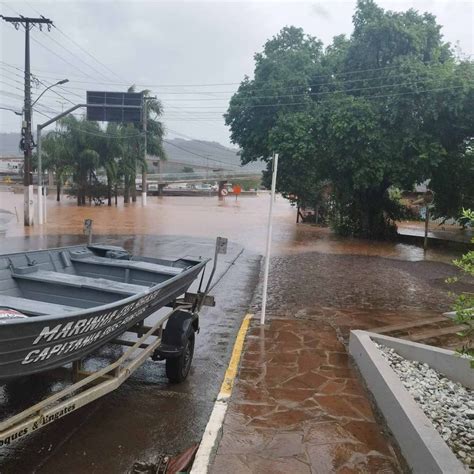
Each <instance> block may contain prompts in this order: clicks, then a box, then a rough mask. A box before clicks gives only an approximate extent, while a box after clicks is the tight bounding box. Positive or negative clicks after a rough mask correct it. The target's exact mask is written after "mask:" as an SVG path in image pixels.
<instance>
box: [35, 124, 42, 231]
mask: <svg viewBox="0 0 474 474" xmlns="http://www.w3.org/2000/svg"><path fill="white" fill-rule="evenodd" d="M36 154H37V156H38V224H40V225H41V224H43V166H42V156H41V127H40V126H39V125H38V126H37V127H36Z"/></svg>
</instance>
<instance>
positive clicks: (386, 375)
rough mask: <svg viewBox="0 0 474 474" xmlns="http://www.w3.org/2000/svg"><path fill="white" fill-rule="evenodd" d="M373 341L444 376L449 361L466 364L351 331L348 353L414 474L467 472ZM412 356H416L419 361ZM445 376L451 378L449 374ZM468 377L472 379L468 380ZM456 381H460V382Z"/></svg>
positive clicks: (445, 353)
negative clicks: (427, 365) (424, 363)
mask: <svg viewBox="0 0 474 474" xmlns="http://www.w3.org/2000/svg"><path fill="white" fill-rule="evenodd" d="M373 340H376V341H377V342H379V343H381V344H383V345H386V346H388V347H393V348H394V349H395V350H396V351H397V352H399V353H400V354H401V355H403V356H404V357H406V358H407V359H411V360H420V361H423V362H425V361H426V363H429V364H430V365H431V366H432V367H433V368H435V369H437V370H439V371H440V372H443V370H441V369H440V368H438V367H439V366H441V367H444V372H446V370H447V362H446V361H447V360H448V359H449V360H450V363H454V362H455V360H456V361H465V359H461V358H459V357H457V356H456V355H453V354H454V353H453V352H450V351H444V350H443V349H439V350H438V349H437V348H432V347H431V346H424V345H423V344H417V343H413V342H409V341H403V340H401V339H395V338H391V337H388V336H381V335H378V334H375V333H369V332H366V331H351V336H350V342H349V352H350V354H351V355H352V357H353V358H354V360H355V362H356V363H357V365H358V367H359V370H360V372H361V373H362V376H363V377H364V379H365V381H366V384H367V386H368V388H369V390H370V391H371V392H372V394H373V395H374V397H375V400H376V402H377V405H378V407H379V408H380V411H381V412H382V414H383V415H384V417H385V419H386V421H387V424H388V426H389V428H390V429H391V431H392V433H393V435H394V436H395V438H396V440H397V442H398V444H399V446H400V449H401V450H402V453H403V455H404V457H405V459H406V461H407V463H408V464H409V466H410V467H411V468H412V469H413V472H415V473H423V474H425V473H426V474H428V473H430V474H431V473H433V474H434V473H450V474H457V473H465V472H467V469H465V468H464V466H463V464H462V463H461V462H460V461H459V460H458V459H457V458H456V456H455V455H454V453H453V452H452V451H451V449H450V448H449V447H448V446H447V444H446V443H445V442H444V441H443V439H442V438H441V436H440V435H439V433H438V432H437V431H436V429H435V427H434V426H433V424H432V423H431V421H430V420H429V419H428V418H427V417H426V415H425V414H424V413H423V411H422V410H421V408H420V407H419V406H418V404H417V403H416V401H415V400H414V399H413V397H412V396H411V395H410V394H409V393H408V391H407V390H406V389H405V388H404V387H403V385H402V383H401V381H400V379H399V377H398V375H397V374H396V373H395V372H394V371H393V370H392V368H391V367H390V365H389V364H388V362H387V361H386V359H385V358H384V356H383V355H382V354H381V352H380V350H379V349H378V348H377V347H376V345H375V343H374V341H373ZM432 349H435V351H434V352H433V354H431V355H428V351H430V350H432ZM438 351H440V352H438ZM413 354H416V355H417V356H418V358H417V357H414V356H413ZM421 357H424V359H422V358H421ZM466 362H467V361H466ZM456 364H457V363H455V365H456ZM461 364H462V362H461ZM461 364H457V366H458V369H456V370H453V371H452V372H455V374H457V375H456V376H460V374H459V372H462V370H461V369H462V368H459V367H461ZM467 367H469V364H467ZM471 370H472V369H470V368H469V371H471ZM450 373H451V372H450ZM471 373H472V372H471ZM446 375H447V376H448V374H447V373H446ZM449 376H450V375H449ZM450 377H451V376H450ZM463 377H464V376H463ZM465 377H467V378H468V379H469V376H465ZM465 377H464V378H465ZM454 380H459V378H458V379H454ZM459 381H460V380H459ZM462 383H464V382H462Z"/></svg>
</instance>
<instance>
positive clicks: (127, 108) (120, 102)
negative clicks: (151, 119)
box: [87, 91, 143, 122]
mask: <svg viewBox="0 0 474 474" xmlns="http://www.w3.org/2000/svg"><path fill="white" fill-rule="evenodd" d="M142 104H143V93H141V92H106V91H87V105H95V106H94V107H87V120H95V121H97V122H140V121H141V119H142ZM99 105H103V107H99ZM108 106H112V107H108Z"/></svg>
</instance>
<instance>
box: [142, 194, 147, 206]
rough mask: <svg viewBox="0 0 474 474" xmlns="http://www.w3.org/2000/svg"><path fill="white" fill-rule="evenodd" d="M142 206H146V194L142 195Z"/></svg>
mask: <svg viewBox="0 0 474 474" xmlns="http://www.w3.org/2000/svg"><path fill="white" fill-rule="evenodd" d="M142 206H146V193H145V192H143V193H142Z"/></svg>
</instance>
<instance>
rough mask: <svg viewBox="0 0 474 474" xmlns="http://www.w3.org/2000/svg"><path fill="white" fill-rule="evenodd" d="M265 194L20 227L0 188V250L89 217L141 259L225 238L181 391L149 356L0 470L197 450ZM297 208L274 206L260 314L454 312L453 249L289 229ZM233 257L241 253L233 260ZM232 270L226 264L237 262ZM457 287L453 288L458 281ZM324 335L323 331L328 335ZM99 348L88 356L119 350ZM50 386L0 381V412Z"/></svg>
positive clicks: (79, 467) (61, 209) (64, 236)
mask: <svg viewBox="0 0 474 474" xmlns="http://www.w3.org/2000/svg"><path fill="white" fill-rule="evenodd" d="M268 200H269V195H268V194H266V193H263V194H261V195H259V196H256V197H245V198H244V197H242V198H240V199H239V200H238V201H235V199H234V198H227V199H226V200H225V201H219V200H218V199H217V198H215V197H214V198H201V197H198V198H194V197H164V198H158V197H149V205H148V206H147V207H145V208H144V207H142V206H141V204H140V202H137V203H136V204H131V205H128V206H124V205H123V204H121V205H119V206H118V207H117V208H115V207H112V208H108V207H106V206H101V207H94V206H93V207H83V208H78V207H76V206H75V202H74V201H73V200H67V199H64V201H63V202H61V203H60V204H56V202H55V201H53V200H50V201H49V203H48V224H47V225H44V226H34V227H33V228H30V229H26V230H25V229H24V227H23V225H22V221H23V220H22V216H21V208H22V195H19V194H16V195H13V194H12V193H6V192H0V208H3V209H7V210H10V211H12V212H13V213H15V208H16V212H17V213H18V221H16V218H15V219H14V220H13V221H12V222H11V223H10V224H9V227H8V229H7V233H6V236H5V237H0V246H1V250H2V253H3V252H9V251H11V252H13V251H20V250H26V249H36V248H47V247H59V246H65V245H70V244H73V243H79V242H84V241H85V237H84V236H83V235H82V226H83V221H84V219H86V218H91V219H93V221H94V236H95V238H94V240H95V241H97V242H99V241H101V242H107V243H113V244H116V245H122V246H124V247H125V248H127V250H130V251H131V252H132V253H136V254H143V255H146V256H157V255H163V256H164V255H166V256H167V257H170V256H183V255H195V256H212V255H213V250H214V239H215V237H216V236H217V235H220V236H224V237H227V238H229V241H231V244H230V245H229V252H228V254H227V255H224V256H222V258H221V261H220V264H219V267H218V271H217V273H218V275H222V274H223V273H224V272H226V271H227V270H228V272H227V273H226V274H225V275H224V276H223V278H222V279H221V280H220V282H219V284H218V285H217V286H216V288H215V290H214V292H213V293H214V295H215V298H216V302H217V305H216V307H214V308H206V309H205V310H203V312H202V317H201V332H200V333H199V335H198V336H197V339H196V351H195V359H194V362H193V367H192V369H191V374H190V376H189V378H188V380H187V381H186V382H185V383H183V384H182V385H179V386H177V385H170V384H169V383H168V382H167V379H166V378H165V374H164V365H163V364H162V363H156V362H153V361H151V360H150V361H148V362H146V363H145V364H144V365H143V366H142V367H141V368H140V369H139V370H138V371H137V372H136V373H135V374H134V375H133V376H132V377H131V378H130V380H129V381H127V382H126V383H125V384H124V385H123V386H122V387H121V388H120V389H118V390H117V391H115V392H113V393H111V394H110V395H107V396H106V397H104V398H102V399H100V400H98V401H96V402H94V403H93V404H91V405H89V406H87V407H85V408H82V409H81V410H79V411H77V412H74V413H73V414H71V415H68V416H67V417H65V418H63V419H61V420H59V421H57V422H56V423H54V424H52V425H51V426H49V427H46V428H44V429H43V430H40V431H39V432H36V433H35V434H33V435H32V436H30V437H29V438H26V439H24V440H21V441H19V442H17V443H16V444H15V445H13V446H11V447H9V448H6V449H5V448H4V449H2V450H0V472H1V473H16V472H41V473H57V472H71V473H83V472H90V473H104V472H129V470H130V469H131V467H132V466H133V464H134V462H136V461H142V462H154V461H156V460H157V458H158V456H159V455H160V454H177V453H179V452H182V451H183V450H185V449H187V448H189V447H190V446H192V445H193V444H195V443H198V442H199V440H200V438H201V436H202V433H203V431H204V428H205V426H206V423H207V421H208V418H209V415H210V413H211V410H212V407H213V403H214V401H215V398H216V395H217V393H218V390H219V386H220V384H221V382H222V378H223V373H224V371H225V368H226V366H227V364H228V361H229V358H230V353H231V351H232V346H233V342H234V339H235V335H236V332H237V330H238V328H239V326H240V323H241V321H242V318H243V317H244V315H245V313H246V312H247V311H248V309H249V308H250V307H253V310H254V311H257V310H258V308H259V302H260V297H259V292H260V286H259V278H258V277H259V271H260V262H261V257H260V255H261V254H262V253H263V250H264V245H265V232H266V220H267V209H268ZM295 215H296V212H295V210H294V208H292V207H291V206H290V205H289V203H288V202H287V201H286V200H284V199H283V198H281V197H278V198H277V201H276V206H275V218H274V239H273V255H274V257H273V258H272V266H271V270H270V281H269V300H268V312H269V316H270V319H272V318H275V319H276V318H290V319H296V320H300V321H302V322H304V321H308V322H311V324H314V323H318V322H319V323H324V325H325V327H329V328H327V329H326V330H327V331H328V332H331V331H333V330H334V331H335V334H337V336H338V337H340V338H343V339H344V338H346V337H347V335H348V331H349V329H353V328H370V327H375V326H380V325H384V324H390V323H392V322H397V321H403V320H408V319H410V318H414V317H425V316H426V317H428V316H432V315H439V314H440V313H441V312H443V311H447V310H448V309H450V305H451V298H450V296H449V295H448V291H447V288H446V284H445V283H444V280H445V279H446V278H447V277H448V276H453V275H455V274H456V273H457V272H456V270H455V268H454V267H453V266H452V265H450V262H451V261H452V259H453V258H455V257H457V256H459V254H460V253H461V252H460V251H453V250H449V251H445V250H442V249H439V248H437V249H435V250H430V251H428V253H427V254H424V252H423V250H422V249H421V248H419V247H416V246H413V245H408V244H400V243H396V242H368V241H364V240H358V239H343V238H339V237H336V236H334V235H333V234H331V232H330V231H329V230H328V229H322V228H317V227H314V226H309V225H296V224H295V217H296V216H295ZM242 250H243V252H242V254H241V255H240V256H239V254H240V252H241V251H242ZM237 256H238V258H237V260H236V261H235V264H232V261H233V260H234V259H235V258H236V257H237ZM462 284H465V283H462V282H461V283H460V285H462ZM331 334H332V332H331ZM118 351H121V349H118V348H117V347H116V346H106V347H105V348H103V349H102V350H101V351H99V352H98V353H97V354H94V356H93V357H92V358H91V359H90V360H89V361H88V364H91V365H94V364H96V363H98V362H100V361H102V362H103V361H104V360H108V358H111V357H112V356H114V355H116V354H117V353H118ZM57 383H58V381H57V379H55V378H54V376H51V378H48V377H43V376H37V377H32V378H31V379H28V380H24V381H23V380H22V381H18V382H15V383H13V384H6V385H3V386H0V398H1V400H2V408H1V413H2V417H4V416H6V415H8V414H11V413H13V412H14V411H17V410H18V409H20V408H21V407H22V406H26V405H27V404H28V403H31V401H32V400H33V399H34V398H35V397H38V396H39V393H41V394H47V393H49V392H50V391H51V390H55V389H57Z"/></svg>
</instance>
